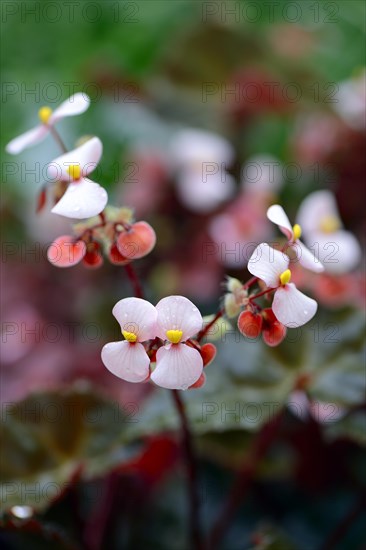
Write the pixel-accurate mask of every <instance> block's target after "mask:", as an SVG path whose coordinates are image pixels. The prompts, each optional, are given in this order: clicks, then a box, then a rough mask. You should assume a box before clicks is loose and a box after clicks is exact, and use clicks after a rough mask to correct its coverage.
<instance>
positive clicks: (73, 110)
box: [50, 92, 90, 124]
mask: <svg viewBox="0 0 366 550" xmlns="http://www.w3.org/2000/svg"><path fill="white" fill-rule="evenodd" d="M89 105H90V99H89V97H88V96H87V95H86V94H84V93H80V92H79V93H77V94H74V95H72V96H71V97H69V98H68V99H66V101H64V102H63V103H61V105H60V106H59V107H57V109H55V110H54V112H53V113H52V115H51V117H50V124H54V123H55V122H57V121H58V120H61V119H62V118H65V117H67V116H75V115H80V114H81V113H84V112H85V111H86V110H87V109H88V107H89Z"/></svg>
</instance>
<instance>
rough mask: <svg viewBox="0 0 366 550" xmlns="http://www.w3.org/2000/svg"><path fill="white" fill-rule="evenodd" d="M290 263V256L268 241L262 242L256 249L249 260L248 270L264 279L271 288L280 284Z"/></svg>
mask: <svg viewBox="0 0 366 550" xmlns="http://www.w3.org/2000/svg"><path fill="white" fill-rule="evenodd" d="M289 263H290V260H289V257H288V256H287V255H286V254H284V253H283V252H280V251H279V250H275V249H274V248H272V247H271V246H269V245H268V244H267V243H262V244H260V245H259V246H257V248H256V249H255V250H254V252H253V254H252V255H251V257H250V259H249V262H248V270H249V272H250V273H251V274H252V275H255V276H256V277H258V278H259V279H262V281H264V282H265V283H266V285H267V286H268V287H270V288H276V287H277V286H278V285H279V282H280V281H279V277H280V275H281V273H283V272H284V271H286V269H287V268H288V265H289Z"/></svg>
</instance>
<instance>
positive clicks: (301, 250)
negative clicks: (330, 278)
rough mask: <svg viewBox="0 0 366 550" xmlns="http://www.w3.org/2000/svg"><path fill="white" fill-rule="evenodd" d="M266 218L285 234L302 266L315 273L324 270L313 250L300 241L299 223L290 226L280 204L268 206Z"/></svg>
mask: <svg viewBox="0 0 366 550" xmlns="http://www.w3.org/2000/svg"><path fill="white" fill-rule="evenodd" d="M267 218H268V219H269V220H271V222H273V223H275V224H276V225H278V227H279V229H280V230H281V231H282V233H283V234H284V235H286V237H287V239H288V241H289V247H290V248H292V250H294V252H295V253H296V256H297V259H298V260H299V262H300V264H301V265H302V266H303V267H306V268H307V269H310V270H311V271H315V272H316V273H320V272H321V271H324V266H323V264H322V263H321V262H320V261H319V259H318V258H316V257H315V255H314V254H313V252H311V250H309V249H308V248H307V247H306V246H305V245H304V243H303V242H301V241H300V237H301V225H299V224H295V225H294V226H292V225H291V223H290V220H289V219H288V217H287V214H286V212H285V211H284V209H283V208H282V206H280V205H279V204H273V205H272V206H270V207H269V208H268V210H267Z"/></svg>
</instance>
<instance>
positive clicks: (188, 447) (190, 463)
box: [172, 390, 203, 550]
mask: <svg viewBox="0 0 366 550" xmlns="http://www.w3.org/2000/svg"><path fill="white" fill-rule="evenodd" d="M172 396H173V399H174V403H175V407H176V410H177V412H178V414H179V418H180V422H181V430H182V447H183V451H184V454H185V460H186V466H187V475H188V487H189V503H190V505H189V518H190V522H189V523H190V539H191V545H190V548H192V549H195V550H203V544H202V538H201V530H200V521H199V495H198V490H197V467H196V460H195V457H194V451H193V445H192V435H191V432H190V429H189V424H188V420H187V414H186V411H185V407H184V403H183V400H182V398H181V396H180V394H179V391H177V390H172Z"/></svg>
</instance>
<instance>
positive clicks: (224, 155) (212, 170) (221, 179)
mask: <svg viewBox="0 0 366 550" xmlns="http://www.w3.org/2000/svg"><path fill="white" fill-rule="evenodd" d="M171 158H172V161H173V168H176V170H177V190H178V196H179V198H180V200H181V202H182V204H183V205H184V206H186V207H187V208H188V209H189V210H192V211H193V212H197V213H202V214H206V213H208V212H211V211H213V210H215V209H216V208H217V207H218V206H220V205H221V204H222V203H223V202H225V201H227V200H228V199H230V198H231V197H232V195H233V194H234V191H235V181H234V178H233V177H232V176H231V175H230V174H229V173H228V172H227V169H228V167H229V166H230V165H231V164H232V162H233V160H234V150H233V147H232V146H231V144H230V143H229V142H228V141H227V140H226V139H224V138H222V137H221V136H218V135H216V134H213V133H211V132H206V131H203V130H195V129H186V130H182V131H180V132H178V133H177V135H176V136H175V137H174V138H173V141H172V146H171Z"/></svg>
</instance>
